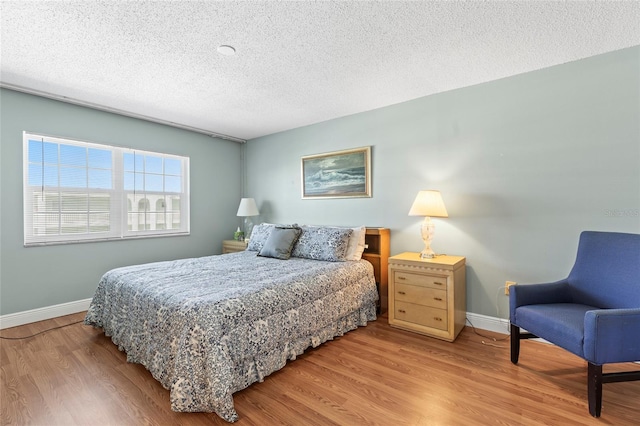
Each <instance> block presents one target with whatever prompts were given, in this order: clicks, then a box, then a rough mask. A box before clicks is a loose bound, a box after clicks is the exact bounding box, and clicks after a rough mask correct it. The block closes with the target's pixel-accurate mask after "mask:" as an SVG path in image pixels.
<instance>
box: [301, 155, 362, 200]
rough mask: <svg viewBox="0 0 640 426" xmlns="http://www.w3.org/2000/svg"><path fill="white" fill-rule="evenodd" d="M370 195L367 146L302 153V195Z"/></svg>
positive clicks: (346, 196) (309, 196) (338, 196)
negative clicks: (320, 152) (310, 153)
mask: <svg viewBox="0 0 640 426" xmlns="http://www.w3.org/2000/svg"><path fill="white" fill-rule="evenodd" d="M349 197H371V147H370V146H365V147H362V148H354V149H347V150H344V151H334V152H327V153H324V154H315V155H307V156H304V157H302V198H349Z"/></svg>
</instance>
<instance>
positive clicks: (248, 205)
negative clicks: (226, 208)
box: [236, 198, 260, 217]
mask: <svg viewBox="0 0 640 426" xmlns="http://www.w3.org/2000/svg"><path fill="white" fill-rule="evenodd" d="M259 214H260V212H259V211H258V206H257V205H256V200H254V199H253V198H243V199H241V200H240V206H239V207H238V213H237V214H236V216H244V217H247V216H258V215H259Z"/></svg>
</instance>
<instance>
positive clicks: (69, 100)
mask: <svg viewBox="0 0 640 426" xmlns="http://www.w3.org/2000/svg"><path fill="white" fill-rule="evenodd" d="M0 87H2V88H4V89H9V90H15V91H16V92H22V93H27V94H29V95H35V96H41V97H43V98H49V99H53V100H56V101H60V102H66V103H69V104H73V105H79V106H83V107H87V108H91V109H95V110H98V111H105V112H110V113H113V114H118V115H123V116H125V117H131V118H137V119H139V120H144V121H150V122H152V123H158V124H164V125H165V126H171V127H175V128H178V129H182V130H188V131H190V132H195V133H201V134H203V135H207V136H210V137H212V138H217V139H224V140H228V141H231V142H237V143H246V142H247V140H246V139H241V138H237V137H235V136H230V135H225V134H222V133H216V132H212V131H210V130H206V129H200V128H198V127H192V126H187V125H184V124H180V123H176V122H173V121H168V120H163V119H161V118H155V117H150V116H148V115H143V114H136V113H135V112H130V111H125V110H122V109H118V108H112V107H108V106H105V105H100V104H96V103H93V102H87V101H82V100H80V99H75V98H70V97H68V96H62V95H56V94H54V93H49V92H44V91H41V90H35V89H30V88H28V87H24V86H19V85H16V84H10V83H5V82H3V81H0Z"/></svg>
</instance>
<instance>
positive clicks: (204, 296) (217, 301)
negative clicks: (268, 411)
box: [85, 251, 378, 422]
mask: <svg viewBox="0 0 640 426" xmlns="http://www.w3.org/2000/svg"><path fill="white" fill-rule="evenodd" d="M377 298H378V293H377V291H376V286H375V279H374V275H373V268H372V266H371V264H370V263H368V262H367V261H364V260H360V261H347V262H326V261H318V260H309V259H302V258H291V259H289V260H279V259H273V258H268V257H258V256H256V253H255V252H251V251H246V252H239V253H232V254H227V255H223V256H210V257H202V258H194V259H183V260H176V261H168V262H158V263H150V264H145V265H136V266H129V267H123V268H118V269H114V270H111V271H109V272H107V273H106V274H105V275H104V276H103V278H102V279H101V281H100V283H99V284H98V288H97V290H96V293H95V296H94V297H93V300H92V302H91V305H90V307H89V310H88V313H87V316H86V318H85V324H88V325H92V326H95V327H100V328H102V329H103V330H104V332H105V334H106V335H107V336H111V339H112V340H113V342H114V343H115V344H116V345H118V348H119V349H120V350H122V351H125V352H126V354H127V361H129V362H134V363H140V364H142V365H144V366H145V367H146V368H147V369H148V370H149V371H150V372H151V374H152V375H153V377H154V378H156V380H158V381H159V382H160V383H161V384H162V385H163V386H164V387H165V388H167V389H169V390H170V395H171V409H172V410H174V411H202V412H215V413H217V414H218V415H219V416H220V417H222V418H223V419H225V420H226V421H229V422H233V421H236V420H237V419H238V415H237V413H236V411H235V409H234V406H233V397H232V394H233V393H234V392H236V391H239V390H241V389H244V388H246V387H247V386H249V385H250V384H252V383H254V382H261V381H263V379H264V377H265V376H267V375H269V374H271V373H272V372H274V371H276V370H279V369H281V368H282V367H284V365H285V364H286V362H287V360H293V359H295V358H296V356H297V355H299V354H301V353H302V352H303V351H304V350H305V349H307V348H309V347H311V346H313V347H316V346H318V345H320V344H321V343H323V342H326V341H327V340H331V339H333V338H334V337H336V336H341V335H343V334H344V333H346V332H347V331H350V330H353V329H355V328H357V327H358V326H364V325H366V324H367V321H372V320H375V318H376V307H375V302H376V300H377Z"/></svg>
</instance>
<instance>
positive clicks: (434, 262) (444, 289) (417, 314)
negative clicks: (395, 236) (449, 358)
mask: <svg viewBox="0 0 640 426" xmlns="http://www.w3.org/2000/svg"><path fill="white" fill-rule="evenodd" d="M465 269H466V268H465V258H464V257H461V256H446V255H440V256H437V257H435V258H433V259H422V258H420V253H412V252H406V253H401V254H398V255H396V256H392V257H390V258H389V325H390V326H392V327H396V328H401V329H403V330H409V331H413V332H416V333H421V334H425V335H427V336H431V337H436V338H438V339H442V340H447V341H449V342H453V341H454V340H455V339H456V337H457V336H458V334H459V333H460V331H462V329H463V328H464V325H465V320H466V311H467V306H466V304H467V302H466V276H465Z"/></svg>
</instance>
